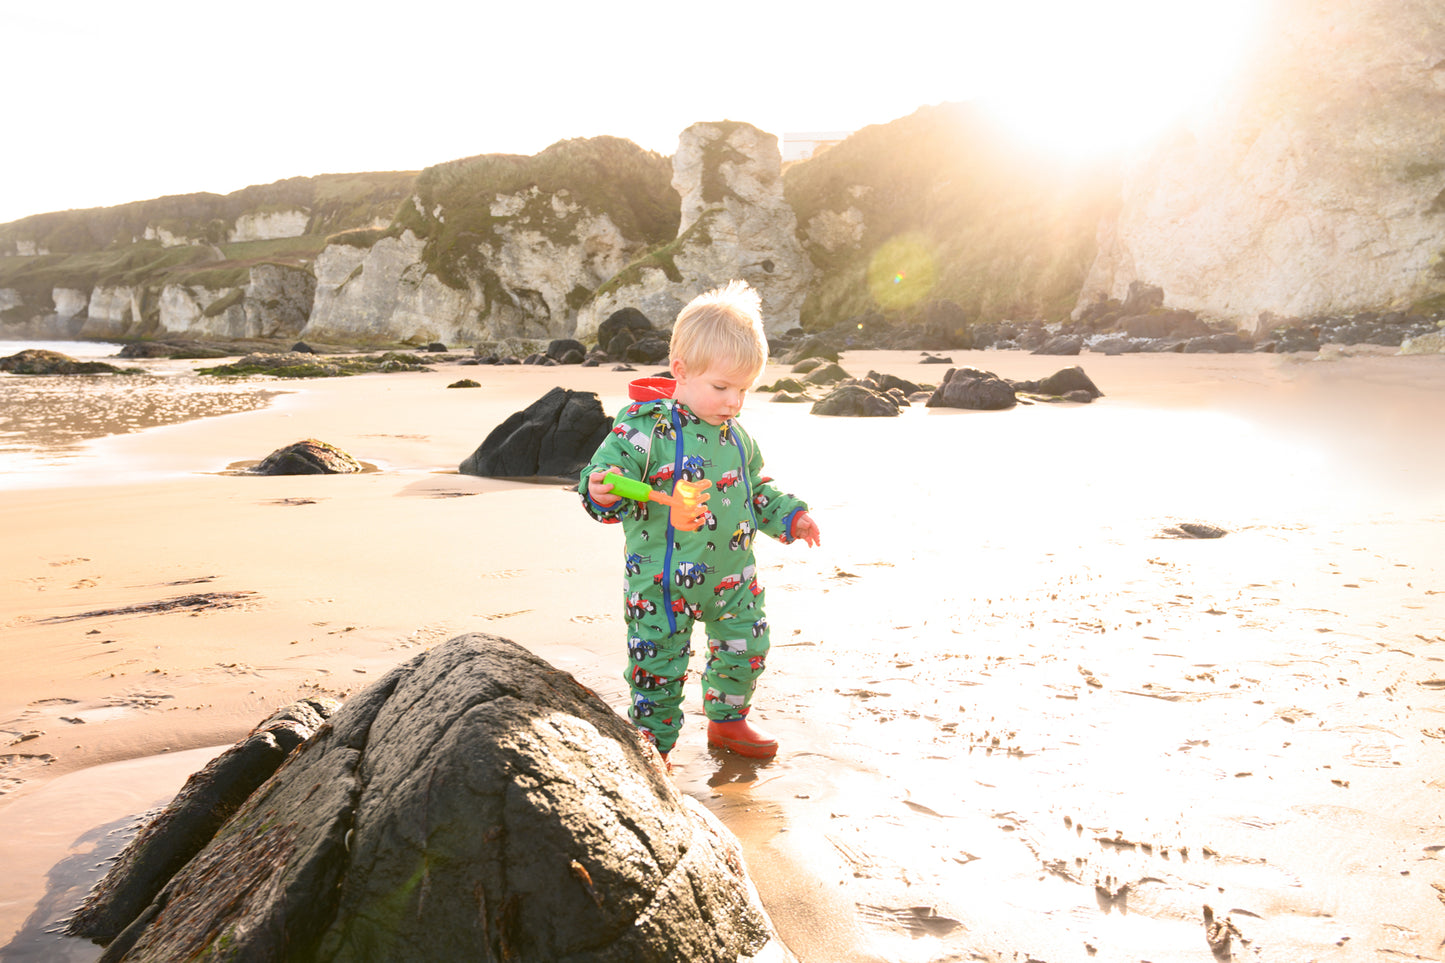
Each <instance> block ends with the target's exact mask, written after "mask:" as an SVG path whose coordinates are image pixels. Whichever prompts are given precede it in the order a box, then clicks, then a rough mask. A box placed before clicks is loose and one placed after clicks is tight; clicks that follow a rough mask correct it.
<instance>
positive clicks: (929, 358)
mask: <svg viewBox="0 0 1445 963" xmlns="http://www.w3.org/2000/svg"><path fill="white" fill-rule="evenodd" d="M918 363H919V364H953V359H952V358H940V357H939V356H938V355H934V354H926V355H924V356H923V360H921V361H919V362H918Z"/></svg>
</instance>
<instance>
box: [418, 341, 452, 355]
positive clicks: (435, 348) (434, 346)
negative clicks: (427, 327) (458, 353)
mask: <svg viewBox="0 0 1445 963" xmlns="http://www.w3.org/2000/svg"><path fill="white" fill-rule="evenodd" d="M422 350H423V351H426V352H428V353H430V354H443V353H445V352H446V350H447V346H446V345H444V344H442V343H441V342H440V341H433V342H431V343H430V344H428V345H427V346H426V347H424V348H422Z"/></svg>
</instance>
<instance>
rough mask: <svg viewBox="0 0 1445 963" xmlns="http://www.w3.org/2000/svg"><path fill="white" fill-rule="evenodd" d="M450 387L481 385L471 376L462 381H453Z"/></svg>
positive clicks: (474, 386) (476, 386)
mask: <svg viewBox="0 0 1445 963" xmlns="http://www.w3.org/2000/svg"><path fill="white" fill-rule="evenodd" d="M447 387H448V388H480V387H481V385H480V384H479V383H477V382H475V381H473V380H472V379H471V378H463V379H462V380H461V381H453V382H452V383H451V384H449V385H447Z"/></svg>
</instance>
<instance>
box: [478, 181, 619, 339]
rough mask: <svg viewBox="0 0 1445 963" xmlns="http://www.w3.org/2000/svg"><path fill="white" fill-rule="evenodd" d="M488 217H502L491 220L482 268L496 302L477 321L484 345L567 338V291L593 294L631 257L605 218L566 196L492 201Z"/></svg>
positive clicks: (572, 325) (571, 318)
mask: <svg viewBox="0 0 1445 963" xmlns="http://www.w3.org/2000/svg"><path fill="white" fill-rule="evenodd" d="M492 216H493V217H497V218H504V219H503V220H499V221H496V222H494V225H493V227H494V230H495V231H496V240H495V241H494V242H492V243H491V244H490V245H489V246H488V249H487V252H486V253H487V254H488V257H487V262H486V263H487V269H488V270H490V271H491V272H492V273H493V275H494V276H495V280H496V282H497V285H498V286H499V287H500V289H501V295H502V296H501V297H497V298H494V299H492V300H491V301H490V302H489V303H487V305H486V310H485V312H484V313H483V314H482V316H481V319H480V320H481V330H482V333H483V337H484V338H486V339H488V340H497V339H504V338H566V337H571V336H572V335H573V332H574V331H575V330H576V324H577V316H576V307H575V305H573V304H571V303H569V299H570V298H571V297H572V296H573V294H574V292H576V291H579V290H581V291H591V290H593V289H595V288H597V287H598V286H600V285H601V284H602V283H603V282H604V281H606V280H607V279H608V278H610V277H612V276H613V275H614V274H616V273H617V272H618V271H620V270H622V269H623V267H625V266H626V265H627V262H628V260H629V259H630V258H631V257H632V256H633V255H635V254H636V253H637V246H636V245H635V244H631V243H629V242H628V240H627V239H626V238H625V237H624V236H623V234H622V231H621V230H620V229H619V228H618V227H617V225H616V224H614V223H613V222H612V219H611V218H610V217H608V216H607V215H606V214H601V213H597V212H594V211H589V210H586V209H584V208H582V207H581V206H580V205H579V204H577V203H576V202H575V201H573V200H572V198H571V195H570V194H569V193H568V192H566V191H559V192H557V193H556V194H550V195H549V194H544V193H543V192H541V191H539V190H538V189H537V188H535V187H534V188H532V189H531V190H529V191H527V192H525V193H522V194H514V195H499V196H498V197H497V198H496V199H495V200H494V201H493V203H492ZM480 293H481V292H480V291H479V292H478V294H480Z"/></svg>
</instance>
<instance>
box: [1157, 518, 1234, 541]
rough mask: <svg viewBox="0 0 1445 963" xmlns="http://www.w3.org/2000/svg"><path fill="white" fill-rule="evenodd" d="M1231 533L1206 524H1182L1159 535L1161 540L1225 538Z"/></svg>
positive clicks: (1171, 527) (1173, 526)
mask: <svg viewBox="0 0 1445 963" xmlns="http://www.w3.org/2000/svg"><path fill="white" fill-rule="evenodd" d="M1228 534H1229V532H1228V531H1226V530H1225V529H1222V528H1220V527H1219V526H1218V525H1210V524H1208V523H1206V522H1180V523H1179V524H1177V525H1171V526H1169V527H1168V528H1166V529H1164V530H1163V531H1162V532H1160V533H1159V537H1160V538H1223V537H1224V536H1225V535H1228Z"/></svg>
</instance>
